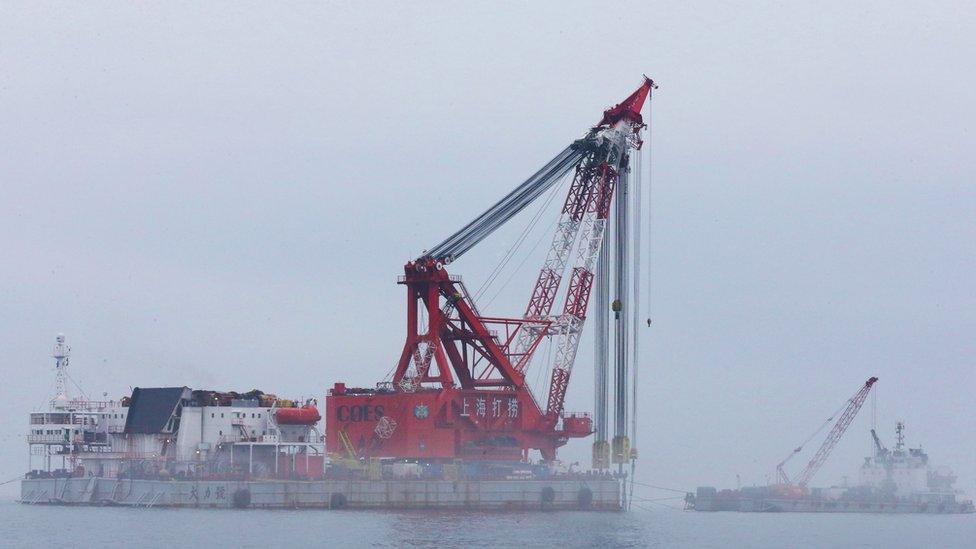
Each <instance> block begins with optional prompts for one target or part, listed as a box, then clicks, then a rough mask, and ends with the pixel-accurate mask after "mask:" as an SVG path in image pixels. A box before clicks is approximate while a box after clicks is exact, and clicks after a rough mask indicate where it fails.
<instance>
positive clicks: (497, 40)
mask: <svg viewBox="0 0 976 549" xmlns="http://www.w3.org/2000/svg"><path fill="white" fill-rule="evenodd" d="M406 4H407V3H404V4H400V3H364V4H361V5H360V4H352V3H348V4H347V3H329V4H327V5H323V4H313V3H309V4H298V3H294V4H291V5H289V6H283V5H277V4H274V5H270V6H268V5H265V6H260V5H246V4H244V3H239V2H238V3H227V4H218V3H208V4H206V5H203V6H199V5H177V4H175V3H167V4H165V5H134V6H133V5H128V4H118V3H116V4H107V3H106V4H100V5H99V4H95V5H88V4H85V5H72V4H50V5H45V4H39V3H28V2H4V3H3V4H0V257H2V266H3V268H2V269H0V368H2V370H0V371H2V373H3V377H4V390H3V395H4V406H3V408H2V411H0V419H2V420H3V421H2V422H0V473H2V477H3V478H2V479H0V480H6V479H8V478H12V477H14V476H17V475H19V474H21V473H23V472H24V470H25V468H26V461H27V449H26V445H25V443H24V438H23V435H24V434H25V433H26V431H27V429H28V427H27V413H28V411H30V410H32V409H35V408H38V407H41V406H43V405H44V403H45V402H46V400H47V399H48V398H50V395H51V390H52V385H53V372H52V368H51V366H52V360H51V359H50V358H49V355H50V347H51V345H52V344H53V342H54V336H55V335H56V334H57V333H58V332H64V333H65V334H66V336H67V338H68V342H69V344H70V345H72V347H73V358H72V375H73V377H74V378H75V379H76V380H78V381H79V383H80V384H81V385H82V386H83V387H84V389H85V390H86V391H87V393H88V394H89V396H92V397H96V396H100V395H101V394H102V393H103V392H106V393H108V395H109V396H110V397H114V398H117V397H119V396H122V395H123V394H126V393H128V392H129V390H130V387H133V386H153V385H167V386H172V385H188V386H191V387H208V388H217V389H228V390H229V389H233V390H248V389H251V388H254V387H259V388H262V389H264V390H266V391H269V392H274V393H277V394H279V395H289V396H290V395H295V396H297V395H305V396H317V397H320V398H321V397H322V396H324V393H325V390H326V389H327V388H328V387H330V386H331V384H332V383H333V382H335V381H346V382H347V383H350V384H354V385H362V386H370V385H372V384H373V383H375V382H376V381H378V380H380V379H381V378H382V377H383V375H384V374H386V373H387V372H388V371H389V370H390V369H391V368H392V367H393V365H394V364H395V361H396V359H397V358H398V356H399V352H400V348H401V345H402V343H403V336H404V298H403V289H402V288H401V287H399V286H397V285H396V284H395V277H396V275H397V274H399V273H400V272H401V269H402V265H403V263H404V262H405V261H406V260H408V259H410V258H412V257H415V256H416V255H417V254H418V253H419V252H420V251H421V250H423V249H424V248H426V247H428V246H431V245H433V244H435V243H436V242H438V241H439V240H441V239H442V238H444V237H445V236H447V235H449V234H451V233H452V232H453V231H455V230H456V229H457V228H458V227H460V226H461V225H462V224H464V223H466V222H467V221H469V220H470V219H471V218H473V217H474V216H475V215H477V214H478V213H480V211H481V210H483V209H484V208H485V207H487V206H488V205H490V204H492V203H493V202H494V201H495V200H497V199H498V198H499V197H501V196H502V195H504V194H505V193H507V192H508V191H509V190H510V189H511V188H513V187H514V186H515V185H517V184H518V183H519V182H521V181H522V180H523V179H524V178H525V177H526V176H528V175H529V174H531V173H532V172H534V171H535V170H536V169H537V168H538V167H539V166H541V165H542V164H543V163H544V162H546V161H547V160H548V159H549V158H551V157H552V156H553V155H554V154H555V153H556V152H558V151H559V150H561V149H562V148H563V147H564V146H565V145H566V144H567V143H568V142H569V141H571V140H573V139H575V138H577V137H579V136H580V134H581V133H582V132H583V131H584V130H585V129H586V128H587V127H588V126H589V125H590V124H593V123H594V122H596V121H597V119H598V118H599V115H600V113H601V111H602V109H604V108H606V107H607V106H609V105H610V104H612V103H614V102H616V101H619V100H620V99H622V98H623V97H624V96H626V95H627V94H629V93H630V92H631V91H632V90H633V89H634V88H636V87H637V85H639V84H640V77H641V74H642V73H647V74H648V75H650V76H652V77H653V78H654V79H655V80H656V81H657V82H659V84H660V86H661V87H660V89H659V90H657V92H656V93H655V96H654V99H653V120H652V127H653V130H652V132H653V143H652V149H651V150H652V154H653V210H652V211H653V224H652V233H653V238H652V241H651V245H650V248H649V249H650V254H651V262H650V265H651V280H652V282H651V288H650V311H651V315H652V316H653V318H654V327H653V329H650V330H647V329H644V330H642V338H643V339H642V343H641V344H642V354H641V357H640V363H641V375H640V377H641V386H640V389H641V393H642V397H641V399H640V415H639V421H640V425H641V427H640V431H639V435H638V440H637V446H638V447H639V449H640V451H641V461H640V465H639V467H640V471H639V472H638V476H639V478H641V479H644V480H645V481H649V482H654V483H657V484H663V485H666V486H675V487H678V488H683V489H685V488H694V487H695V486H696V485H699V484H711V485H719V486H732V485H734V484H735V482H736V474H739V475H741V479H742V482H743V484H750V483H762V482H765V480H766V478H767V475H769V474H772V473H773V470H774V466H775V464H776V463H777V462H778V461H779V460H780V459H782V458H783V457H784V456H785V455H786V454H787V453H789V451H790V450H791V449H792V448H793V447H794V446H795V445H796V444H798V443H799V442H800V441H802V440H803V439H805V438H806V437H807V436H808V435H809V434H810V433H811V432H812V431H813V430H814V429H816V428H817V427H818V426H819V424H820V423H821V422H822V421H823V420H824V419H826V417H827V416H829V415H830V414H831V413H832V412H833V411H834V410H836V409H837V408H838V407H839V406H840V405H841V404H842V403H843V402H844V401H845V400H846V399H847V398H848V397H849V396H850V395H851V394H853V393H854V391H855V390H856V389H857V387H858V386H859V385H860V384H862V383H863V382H864V380H865V379H867V378H868V377H869V376H871V375H877V376H878V377H880V382H879V384H878V385H877V386H876V389H877V406H878V409H877V412H878V422H879V429H880V432H881V434H882V435H883V436H884V437H886V439H887V441H888V442H889V444H893V441H892V440H891V439H892V438H893V428H894V422H895V421H896V420H905V421H906V422H907V426H908V437H909V440H910V442H912V443H922V444H923V445H924V447H925V448H926V449H927V450H928V451H929V452H930V453H931V454H932V461H933V462H934V463H935V464H943V465H947V466H950V467H952V468H953V469H955V471H956V472H957V473H958V474H959V475H960V482H959V485H958V486H959V487H960V488H964V489H966V490H967V491H969V492H970V494H972V492H973V491H974V489H976V460H974V457H976V442H974V438H973V409H972V401H973V400H972V395H973V390H974V388H976V387H974V381H976V380H974V376H973V363H974V356H976V338H974V333H976V312H974V311H976V296H974V292H973V290H972V283H973V280H974V279H976V257H974V253H973V241H974V238H976V220H974V210H976V186H974V184H973V174H974V173H976V159H974V154H973V151H974V138H973V117H974V111H976V109H974V106H973V100H972V94H973V89H974V88H976V76H974V74H973V71H972V70H971V65H972V59H973V58H974V53H976V51H974V50H976V48H974V46H976V33H974V32H973V29H974V23H976V9H974V8H973V6H972V4H967V3H931V4H928V3H926V4H924V5H922V4H921V3H919V4H918V5H915V6H908V5H901V3H891V2H884V3H881V2H879V3H857V4H851V3H845V2H835V3H826V4H825V3H822V2H810V3H799V2H790V3H768V4H763V3H744V4H731V3H725V2H722V3H717V2H716V3H705V4H703V5H698V6H686V5H685V3H681V2H674V3H660V2H654V3H649V2H637V3H626V2H623V3H615V4H613V5H608V4H606V3H602V2H601V3H596V2H594V3H573V4H572V5H565V3H559V4H556V3H543V2H537V3H530V4H529V5H522V4H516V3H513V4H487V3H486V4H481V5H478V6H475V5H467V4H466V3H465V5H461V4H457V5H455V4H450V3H423V5H413V6H411V5H406ZM611 10H612V11H611ZM516 229H517V228H516ZM510 234H512V233H510V232H509V233H502V234H499V235H497V236H496V237H492V238H491V239H490V240H487V241H485V242H484V243H482V244H481V245H479V246H478V247H477V248H475V249H474V250H473V251H472V252H470V253H469V254H467V255H466V256H465V257H464V258H463V259H462V260H460V261H458V262H457V263H455V264H454V265H452V272H453V273H456V274H461V275H464V276H465V277H466V279H467V280H468V283H469V286H473V287H477V286H478V285H479V284H480V282H481V281H482V280H483V279H484V276H485V275H486V274H487V273H488V271H489V270H490V269H491V268H492V267H493V266H494V265H495V263H496V262H497V261H498V259H499V257H501V255H502V254H503V253H504V252H505V250H507V249H508V245H509V243H510V239H508V240H506V235H510ZM645 253H646V252H645ZM540 261H541V257H540V259H539V261H531V260H530V261H529V262H528V263H527V266H526V267H525V269H524V270H523V271H522V272H521V273H519V274H518V275H517V276H516V277H515V278H513V280H512V282H511V284H510V285H509V287H507V288H505V291H504V293H503V295H501V296H500V297H499V298H498V299H497V300H495V301H494V302H492V304H491V307H490V313H492V314H497V315H517V314H519V312H520V311H521V310H522V309H523V308H524V302H525V300H526V299H527V297H528V293H529V290H530V288H531V284H532V282H533V281H534V273H533V270H534V269H535V268H536V267H534V266H533V265H538V263H539V262H540ZM644 270H645V272H646V271H647V266H646V265H645V268H644ZM644 293H645V295H647V293H648V290H647V288H646V287H645V289H644ZM645 306H646V305H645ZM483 308H484V307H483ZM589 342H590V339H589V338H587V339H585V340H584V342H583V346H584V347H583V348H582V349H581V351H580V358H579V362H578V364H577V368H576V370H575V372H574V378H573V382H572V384H571V387H570V391H569V396H568V403H567V409H568V410H585V409H589V408H590V406H591V404H592V351H591V350H590V347H587V345H588V344H589ZM530 377H531V373H530ZM870 407H871V403H870V401H869V403H868V404H867V406H866V407H865V410H864V412H863V413H862V414H861V416H860V417H859V418H858V420H857V421H856V422H855V423H854V425H853V426H852V427H851V430H850V431H849V433H848V435H847V436H846V438H845V439H844V440H843V441H842V442H841V443H840V445H839V446H838V448H837V450H836V452H835V454H834V456H833V457H832V459H831V460H830V461H829V462H828V464H827V465H826V466H825V467H824V469H823V470H822V471H821V474H820V475H819V476H818V477H817V479H816V480H815V481H814V484H818V485H824V484H830V483H836V482H840V481H841V478H842V476H844V475H849V476H850V477H851V478H852V479H854V478H856V473H857V467H858V466H859V465H860V463H861V458H862V457H863V456H865V455H868V452H869V451H870V448H871V446H870V437H869V436H868V433H867V430H868V428H869V426H870ZM589 442H590V441H589V440H586V441H574V442H572V443H571V444H570V446H569V447H568V449H567V450H566V451H564V453H563V457H564V459H567V460H569V461H574V460H581V461H582V462H583V463H588V462H589V452H590V450H589ZM817 442H819V439H817ZM813 446H815V444H814V445H811V447H810V448H809V450H810V451H811V452H812V450H814V447H813ZM797 461H798V462H797V463H794V464H793V467H794V469H793V470H797V469H798V468H799V466H800V465H801V463H799V462H801V461H803V460H802V459H800V460H797ZM7 488H9V485H8V487H7Z"/></svg>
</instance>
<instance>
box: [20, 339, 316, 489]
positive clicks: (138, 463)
mask: <svg viewBox="0 0 976 549" xmlns="http://www.w3.org/2000/svg"><path fill="white" fill-rule="evenodd" d="M69 353H70V348H68V347H67V345H65V343H64V336H62V335H59V336H58V340H57V345H56V346H55V352H54V358H55V361H56V375H57V379H58V383H57V390H56V394H55V395H54V398H53V399H52V400H51V406H50V408H49V409H48V410H47V411H43V412H34V413H31V414H30V428H29V430H28V434H27V443H28V447H29V449H30V458H29V467H28V469H29V471H30V472H29V473H28V476H31V477H39V478H43V477H49V476H64V477H66V476H75V477H78V476H99V477H116V476H128V477H131V478H172V477H176V478H187V477H190V478H209V477H215V476H234V475H246V476H250V477H255V476H257V477H271V476H275V477H280V476H306V477H307V476H315V475H321V473H322V470H323V467H324V446H323V437H322V435H321V433H320V432H319V430H318V427H317V426H318V422H319V421H320V419H321V418H320V416H319V414H318V410H317V409H316V408H315V404H316V402H315V401H314V399H308V400H306V401H305V403H304V405H298V404H296V403H295V402H294V401H290V400H285V399H279V398H278V397H276V396H275V395H271V394H266V393H263V392H261V391H257V390H254V391H251V392H249V393H244V394H239V393H234V392H217V391H200V390H198V391H194V390H191V389H190V388H188V387H162V388H136V389H134V390H133V392H132V395H131V396H128V397H125V398H122V399H119V400H103V401H93V400H86V399H78V398H70V397H69V396H68V391H67V384H66V381H65V380H66V378H67V371H66V368H67V363H68V355H69Z"/></svg>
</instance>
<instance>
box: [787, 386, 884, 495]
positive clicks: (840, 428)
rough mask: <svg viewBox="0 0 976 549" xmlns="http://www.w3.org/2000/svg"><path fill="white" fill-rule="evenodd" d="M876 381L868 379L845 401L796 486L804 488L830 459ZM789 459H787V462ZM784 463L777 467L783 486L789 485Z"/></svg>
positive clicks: (798, 449) (798, 477)
mask: <svg viewBox="0 0 976 549" xmlns="http://www.w3.org/2000/svg"><path fill="white" fill-rule="evenodd" d="M876 381H878V378H876V377H872V378H869V379H868V380H867V381H866V382H864V385H862V386H861V388H860V389H858V391H857V392H856V393H854V396H852V397H851V398H850V400H848V401H847V405H846V406H845V407H844V411H843V413H841V415H840V417H839V418H838V419H837V422H836V423H834V426H833V428H831V429H830V432H829V433H828V434H827V438H826V439H825V440H824V441H823V443H822V444H821V445H820V448H819V449H817V453H816V454H814V456H813V458H812V459H811V460H810V461H809V462H808V463H807V466H806V467H805V468H804V469H803V471H801V472H800V474H799V475H798V476H797V477H796V484H797V485H799V486H806V485H807V484H809V483H810V481H811V480H813V477H814V475H816V474H817V471H819V470H820V467H822V466H823V464H824V463H825V462H826V461H827V458H828V457H830V453H831V452H833V450H834V447H835V446H837V442H838V441H840V439H841V437H843V436H844V433H845V432H846V431H847V428H848V427H849V426H850V425H851V422H852V421H854V418H855V417H856V416H857V413H858V411H860V409H861V406H863V405H864V401H865V399H867V398H868V393H870V392H871V387H873V386H874V383H875V382H876ZM802 449H803V446H800V447H798V448H797V449H795V450H794V451H793V453H792V454H790V456H789V457H792V456H793V455H795V454H796V453H798V452H799V451H800V450H802ZM789 457H787V460H788V459H789ZM785 462H786V460H783V462H781V463H780V464H779V465H778V466H777V472H778V474H779V477H780V480H781V481H785V482H784V483H785V484H790V482H789V477H788V476H786V473H785V472H784V471H783V464H784V463H785Z"/></svg>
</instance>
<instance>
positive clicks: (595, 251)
mask: <svg viewBox="0 0 976 549" xmlns="http://www.w3.org/2000/svg"><path fill="white" fill-rule="evenodd" d="M654 87H655V85H654V82H653V81H651V80H650V79H649V78H645V79H644V82H643V83H642V84H641V86H640V87H639V88H638V89H637V90H636V91H635V92H634V93H632V94H631V95H630V96H628V97H627V98H626V99H625V100H624V101H622V102H621V103H619V104H618V105H616V106H614V107H612V108H610V109H607V110H606V111H604V113H603V117H602V118H601V120H600V122H599V123H598V124H597V125H596V126H594V127H593V128H591V129H590V130H589V131H588V132H587V134H586V135H585V136H584V137H583V138H582V139H579V140H577V141H575V142H574V143H572V144H571V145H570V146H568V147H566V149H564V150H563V151H562V152H560V153H559V154H558V155H556V157H555V158H553V159H552V160H550V161H549V162H548V163H547V164H546V165H545V166H543V167H542V168H541V169H540V170H539V171H538V172H536V173H535V174H534V175H532V177H530V178H529V179H528V180H526V181H525V182H524V183H522V184H521V185H520V186H518V187H517V188H515V189H514V190H513V191H512V192H510V193H509V194H508V195H506V196H505V197H504V198H503V199H502V200H500V201H499V202H498V203H496V204H495V205H493V206H492V207H491V208H489V209H488V210H486V211H485V212H484V213H483V214H481V215H480V216H478V217H477V218H476V219H474V220H473V221H471V222H470V223H468V224H467V225H465V226H464V227H462V228H461V229H460V230H459V231H457V232H456V233H454V234H453V235H451V236H450V237H448V238H447V239H446V240H444V241H443V242H441V243H440V244H438V245H437V246H434V247H433V248H431V249H430V250H428V251H426V252H425V253H424V254H423V255H422V256H420V257H418V258H416V259H414V260H411V261H408V262H407V263H406V265H404V274H403V275H402V276H400V277H399V280H398V282H399V283H400V284H402V285H404V286H405V288H406V290H407V333H406V341H405V343H404V346H403V352H402V353H401V355H400V359H399V361H398V362H397V367H396V370H395V372H394V375H393V379H392V382H389V383H380V384H377V387H376V388H368V389H353V388H347V387H346V386H345V385H344V384H343V383H336V384H335V386H334V387H333V388H332V389H331V390H330V391H329V395H328V397H327V398H326V408H327V412H326V413H327V416H326V417H327V419H326V421H327V422H328V426H327V437H326V447H327V450H328V451H330V452H341V453H347V454H348V453H354V454H355V455H356V457H358V458H367V457H396V458H423V459H455V458H464V459H480V460H485V459H525V458H527V457H528V452H529V450H531V449H537V450H539V451H540V452H541V453H542V455H543V457H544V458H545V459H547V460H552V459H555V456H556V449H557V448H559V447H560V446H562V445H564V444H565V443H566V442H567V441H568V439H569V438H571V437H585V436H587V435H589V434H590V433H591V432H592V422H591V419H590V417H589V416H588V415H587V414H570V415H566V414H564V403H565V398H566V389H567V386H568V384H569V380H570V374H571V373H572V369H573V363H574V362H575V358H576V352H577V349H578V346H579V339H580V335H581V333H582V329H583V325H584V323H585V320H586V311H587V304H588V302H589V297H590V291H591V288H592V285H593V279H594V268H595V265H596V261H597V258H598V257H599V256H600V252H601V247H602V244H603V242H604V238H603V235H604V231H605V229H606V224H607V219H608V217H609V215H610V211H611V204H612V203H613V198H614V190H615V189H616V187H617V185H618V181H619V180H620V178H621V177H622V176H625V175H626V172H627V171H628V170H629V160H630V151H631V150H634V149H639V148H640V147H641V144H642V143H641V140H640V137H639V132H640V130H641V129H642V128H643V127H645V125H644V123H643V120H642V118H641V114H640V112H641V108H642V106H643V104H644V102H645V100H647V98H648V97H649V95H650V93H651V90H652V88H654ZM570 173H572V174H573V175H572V182H571V184H570V186H569V193H568V196H567V197H566V199H565V202H564V203H563V207H562V209H561V213H560V217H559V220H558V223H557V225H556V231H555V235H554V237H553V239H552V245H551V246H550V248H549V252H548V254H547V256H546V259H545V262H544V264H543V266H542V269H541V270H540V273H539V276H538V278H537V280H536V283H535V286H534V289H533V290H532V293H531V296H530V299H529V303H528V305H527V307H526V308H525V311H524V313H523V314H522V316H521V317H515V318H511V317H496V316H487V315H484V314H482V313H481V312H480V311H479V310H478V308H477V306H476V305H475V303H474V301H473V299H472V297H471V294H470V293H469V292H468V290H467V289H466V288H465V286H464V283H463V282H462V281H461V279H460V278H459V277H456V276H453V275H450V274H448V272H447V266H448V265H449V264H450V263H451V262H453V261H454V260H456V259H458V258H459V257H461V255H463V254H464V253H466V252H467V251H468V250H470V249H471V248H472V247H473V246H474V245H475V244H477V243H478V242H480V241H481V240H482V239H484V238H485V237H487V236H488V235H489V234H491V233H492V232H493V231H495V230H496V229H497V228H499V227H500V226H502V225H503V224H504V223H505V222H507V221H508V220H510V219H511V218H512V217H513V216H514V215H515V214H517V213H518V212H520V211H521V210H522V209H523V208H525V207H526V206H527V205H529V204H530V203H532V201H533V200H535V199H536V198H537V197H539V196H540V195H542V194H543V193H545V191H546V190H548V189H550V188H552V186H553V185H554V184H555V183H557V182H558V181H559V180H560V179H561V178H563V177H564V176H567V175H569V174H570ZM574 251H575V253H574ZM567 274H568V279H569V282H568V284H562V282H563V278H564V277H565V276H566V275H567ZM561 287H563V288H565V289H566V292H565V297H564V299H563V301H562V303H563V305H562V310H561V311H559V312H557V313H555V314H554V313H553V308H554V306H555V304H556V298H557V296H558V295H559V291H560V288H561ZM546 336H549V337H551V338H553V344H554V347H553V348H554V349H555V350H556V352H555V359H554V363H553V369H552V376H551V380H550V383H549V391H548V395H547V399H546V404H545V408H543V407H542V406H540V404H539V402H538V401H537V400H536V398H535V396H534V395H533V394H532V391H531V390H530V388H529V386H528V385H527V383H526V380H525V372H526V369H527V368H528V366H529V363H530V361H531V360H532V356H533V354H534V352H535V350H536V349H537V348H538V346H539V343H540V341H541V340H542V339H543V338H544V337H546Z"/></svg>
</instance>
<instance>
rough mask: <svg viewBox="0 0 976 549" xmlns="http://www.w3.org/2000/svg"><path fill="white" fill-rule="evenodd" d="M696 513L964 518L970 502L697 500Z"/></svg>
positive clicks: (971, 507) (969, 509)
mask: <svg viewBox="0 0 976 549" xmlns="http://www.w3.org/2000/svg"><path fill="white" fill-rule="evenodd" d="M694 508H695V510H696V511H706V512H708V511H737V512H748V513H882V514H901V513H906V514H908V513H911V514H936V515H947V514H964V513H972V512H973V505H972V504H971V503H969V502H958V501H945V502H928V503H917V502H909V501H902V502H890V501H889V502H879V501H856V500H853V501H823V500H815V499H777V498H761V499H740V500H734V501H714V500H711V501H710V500H707V499H698V500H697V501H696V502H695V507H694Z"/></svg>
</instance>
